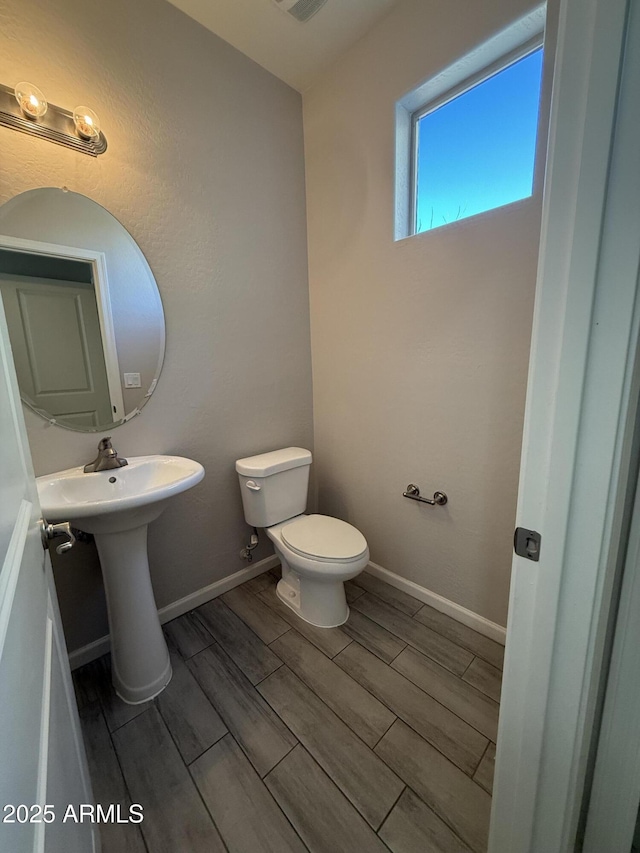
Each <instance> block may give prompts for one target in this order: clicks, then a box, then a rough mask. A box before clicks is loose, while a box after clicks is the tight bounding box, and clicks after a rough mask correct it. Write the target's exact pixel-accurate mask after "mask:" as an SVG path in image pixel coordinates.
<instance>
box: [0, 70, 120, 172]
mask: <svg viewBox="0 0 640 853" xmlns="http://www.w3.org/2000/svg"><path fill="white" fill-rule="evenodd" d="M0 125H3V126H4V127H10V128H12V129H13V130H19V131H21V132H22V133H30V134H31V135H32V136H39V137H40V138H41V139H48V140H50V141H51V142H55V143H57V144H58V145H64V146H66V147H67V148H72V149H73V150H74V151H81V152H82V153H83V154H89V155H90V156H91V157H97V156H98V154H104V152H105V151H106V150H107V140H106V138H105V136H104V134H103V133H102V131H101V130H100V120H99V119H98V116H97V115H96V114H95V113H94V111H93V110H91V109H89V107H76V108H75V110H74V111H73V112H72V113H71V112H69V111H68V110H65V109H62V107H57V106H56V105H55V104H48V103H47V100H46V98H45V96H44V95H43V94H42V92H41V91H40V89H38V87H37V86H34V85H33V83H18V85H17V86H14V87H10V86H4V85H2V84H1V83H0Z"/></svg>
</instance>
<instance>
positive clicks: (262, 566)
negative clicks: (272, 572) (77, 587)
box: [69, 554, 280, 669]
mask: <svg viewBox="0 0 640 853" xmlns="http://www.w3.org/2000/svg"><path fill="white" fill-rule="evenodd" d="M279 563H280V560H279V559H278V558H277V557H276V555H275V554H272V555H271V556H270V557H265V559H264V560H260V561H259V562H258V563H256V564H255V565H252V566H246V567H245V568H244V569H240V570H239V571H237V572H234V573H233V574H232V575H228V576H227V577H226V578H222V579H221V580H219V581H215V583H211V584H209V585H208V586H204V587H202V589H198V590H196V591H195V592H192V593H190V594H189V595H185V597H184V598H180V599H178V601H174V602H173V603H172V604H167V605H166V606H165V607H162V608H160V610H158V616H159V617H160V622H161V624H163V625H164V623H165V622H170V621H171V620H172V619H177V618H178V616H182V614H183V613H187V612H188V611H189V610H193V609H194V607H199V606H200V605H201V604H204V603H205V602H207V601H211V599H212V598H217V597H218V596H219V595H222V594H223V593H224V592H228V591H229V590H230V589H233V588H234V587H235V586H240V584H241V583H244V582H245V581H248V580H251V578H255V577H257V576H258V575H261V574H263V572H268V571H269V569H272V568H274V566H277V565H279ZM109 649H110V640H109V635H108V634H106V635H105V636H104V637H100V638H99V639H97V640H94V641H93V642H92V643H88V644H87V645H86V646H82V647H81V648H79V649H75V650H74V651H72V652H70V654H69V665H70V666H71V669H78V667H80V666H84V664H85V663H90V662H91V661H92V660H96V659H97V658H99V657H102V655H104V654H106V653H107V652H108V651H109Z"/></svg>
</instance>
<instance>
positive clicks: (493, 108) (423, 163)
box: [415, 48, 542, 233]
mask: <svg viewBox="0 0 640 853" xmlns="http://www.w3.org/2000/svg"><path fill="white" fill-rule="evenodd" d="M541 71H542V48H539V49H538V50H535V51H534V52H533V53H530V54H529V55H528V56H525V57H524V58H522V59H520V60H518V61H517V62H515V63H513V65H509V66H508V67H507V68H505V69H503V70H502V71H499V72H498V73H497V74H494V75H493V77H490V78H489V79H487V80H485V81H484V82H483V83H479V84H478V85H477V86H474V87H473V88H472V89H469V91H467V92H465V93H464V94H462V95H459V96H458V97H457V98H454V99H453V100H452V101H449V103H446V104H444V105H443V106H441V107H439V108H438V109H436V110H434V111H433V112H431V113H429V114H427V115H425V116H423V118H421V119H420V120H419V121H418V122H417V127H416V134H417V137H416V138H417V145H418V155H417V184H416V222H415V226H416V233H419V232H421V231H428V230H429V229H431V228H438V227H439V226H441V225H444V224H446V223H448V222H454V221H456V220H457V219H464V218H466V217H467V216H473V215H474V214H476V213H482V211H485V210H491V209H492V208H494V207H500V206H502V205H503V204H509V202H512V201H517V200H518V199H521V198H527V197H528V196H530V195H531V193H532V191H533V168H534V162H535V147H536V132H537V127H538V106H539V101H540V78H541Z"/></svg>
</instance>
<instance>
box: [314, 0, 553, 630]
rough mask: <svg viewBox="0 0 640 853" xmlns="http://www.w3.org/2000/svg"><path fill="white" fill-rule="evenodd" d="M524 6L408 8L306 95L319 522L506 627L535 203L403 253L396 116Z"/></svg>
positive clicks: (413, 244)
mask: <svg viewBox="0 0 640 853" xmlns="http://www.w3.org/2000/svg"><path fill="white" fill-rule="evenodd" d="M530 8H531V6H530V4H529V2H528V0H516V2H513V0H512V1H511V2H508V0H490V2H483V3H468V2H466V0H449V2H446V3H445V2H439V3H425V2H424V0H403V2H401V3H399V5H398V6H396V7H395V8H394V10H393V11H392V12H391V13H390V14H389V16H388V17H387V18H385V19H384V20H383V21H382V22H381V23H380V24H378V25H377V26H376V27H375V28H374V29H373V30H372V31H371V32H370V33H369V34H368V35H367V36H366V37H365V38H363V39H362V40H361V41H360V42H359V43H358V44H357V45H356V46H355V47H354V48H353V49H352V50H351V51H350V52H349V53H348V54H347V55H346V56H345V57H344V58H343V59H342V60H340V61H339V62H337V63H336V64H335V65H334V66H333V67H332V68H331V69H330V70H329V71H328V72H327V73H326V74H325V75H324V76H323V78H322V79H321V80H320V81H319V82H318V83H317V84H316V85H315V86H314V87H313V88H312V89H311V90H310V91H309V92H308V93H305V95H304V126H305V161H306V178H307V222H308V241H309V285H310V300H311V338H312V354H313V387H314V427H315V450H316V453H315V468H316V479H317V482H318V484H319V488H318V501H319V510H320V511H324V512H327V513H330V514H336V515H340V516H341V517H343V518H345V519H347V520H348V521H350V522H352V523H353V524H355V525H357V526H358V527H359V528H360V529H361V530H362V532H363V533H364V534H365V536H366V537H367V539H368V541H369V544H370V548H371V558H372V560H373V561H374V562H376V563H378V564H380V565H382V566H384V567H385V568H387V569H390V570H391V571H393V572H396V573H397V574H399V575H401V576H403V577H405V578H408V579H410V580H412V581H415V582H416V583H418V584H420V585H422V586H424V587H426V588H428V589H430V590H432V591H434V592H436V593H438V594H439V595H442V596H444V597H446V598H448V599H450V600H452V601H454V602H456V603H458V604H460V605H462V606H464V607H466V608H468V609H470V610H473V611H475V612H476V613H479V614H481V615H482V616H484V617H486V618H488V619H490V620H492V621H494V622H497V623H499V624H502V625H504V624H505V620H506V611H507V600H508V587H509V573H510V565H511V543H512V537H513V523H514V517H515V503H516V491H517V482H518V468H519V455H520V444H521V433H522V419H523V411H524V400H525V384H526V374H527V362H528V354H529V341H530V328H531V317H532V308H533V297H534V286H535V274H536V260H537V252H538V239H539V221H540V203H541V192H540V189H538V192H537V193H536V195H535V196H534V197H533V198H531V199H529V200H526V201H523V202H519V203H516V204H513V205H510V206H508V207H505V208H503V209H499V210H495V211H493V212H489V213H487V214H483V215H480V216H476V217H473V218H469V219H466V220H463V221H461V222H459V223H454V224H452V225H450V226H446V227H443V228H440V229H437V230H435V231H431V232H428V233H425V234H422V235H419V236H416V237H412V238H409V239H406V240H402V241H399V242H394V239H393V233H394V223H393V212H394V172H393V169H394V106H395V102H396V101H397V100H398V99H399V98H401V97H402V96H403V95H405V94H406V93H407V92H408V91H410V90H411V89H413V88H414V87H415V86H416V85H418V84H419V83H421V82H423V81H425V80H426V79H428V78H429V77H431V76H433V75H434V74H436V73H437V72H438V71H440V70H441V69H443V68H445V67H446V66H447V65H449V64H451V63H452V62H454V61H455V60H456V59H458V58H460V57H461V56H464V55H465V53H467V52H469V51H470V50H471V49H472V48H474V47H475V46H477V45H478V44H481V43H482V42H483V41H484V40H485V39H487V38H489V37H490V36H491V35H493V34H494V33H495V32H497V31H499V30H500V29H502V28H504V27H505V26H506V25H508V24H509V23H511V22H512V21H513V20H514V19H516V18H518V17H519V16H521V15H523V14H524V13H526V12H527V11H529V9H530ZM542 136H544V122H543V134H542ZM409 482H415V483H417V484H418V485H419V486H420V488H421V489H422V491H423V494H432V493H433V491H434V490H435V489H442V490H443V491H445V492H447V493H448V495H449V504H448V505H447V506H446V507H445V508H440V507H437V508H433V507H429V506H426V505H421V504H417V503H413V502H410V501H408V500H406V499H404V498H403V497H402V492H403V490H404V488H405V487H406V485H407V484H408V483H409Z"/></svg>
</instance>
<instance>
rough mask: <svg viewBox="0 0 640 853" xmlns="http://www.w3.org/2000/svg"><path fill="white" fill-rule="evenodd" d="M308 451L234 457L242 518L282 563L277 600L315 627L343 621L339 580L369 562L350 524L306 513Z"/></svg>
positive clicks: (353, 574)
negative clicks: (263, 532)
mask: <svg viewBox="0 0 640 853" xmlns="http://www.w3.org/2000/svg"><path fill="white" fill-rule="evenodd" d="M310 465H311V453H310V452H309V451H308V450H304V448H302V447H286V448H284V449H283V450H273V451H271V452H270V453H261V454H260V455H259V456H248V457H247V458H246V459H238V461H237V462H236V471H237V472H238V477H239V479H240V490H241V493H242V504H243V506H244V517H245V519H246V521H247V524H250V525H251V526H252V527H263V528H264V529H265V530H266V532H267V536H268V537H269V539H271V541H272V542H273V546H274V548H275V551H276V554H277V555H278V557H279V558H280V562H281V563H282V580H280V581H279V582H278V586H277V593H278V597H279V598H280V599H281V600H282V601H283V602H284V603H285V604H286V605H287V607H290V608H291V609H292V610H293V611H294V612H295V613H297V614H298V616H300V618H301V619H304V620H305V622H309V623H310V624H311V625H316V626H318V627H319V628H334V627H336V626H337V625H342V624H343V623H344V622H346V621H347V619H348V618H349V608H348V606H347V599H346V597H345V592H344V582H345V581H346V580H350V579H351V578H355V577H356V576H357V575H359V574H360V572H361V571H362V570H363V569H364V567H365V566H366V565H367V563H368V562H369V548H368V546H367V540H366V539H365V538H364V536H363V535H362V533H360V531H359V530H356V528H355V527H353V526H352V525H351V524H347V523H346V522H345V521H340V520H339V519H337V518H332V517H330V516H328V515H306V514H305V509H306V506H307V488H308V485H309V466H310Z"/></svg>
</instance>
